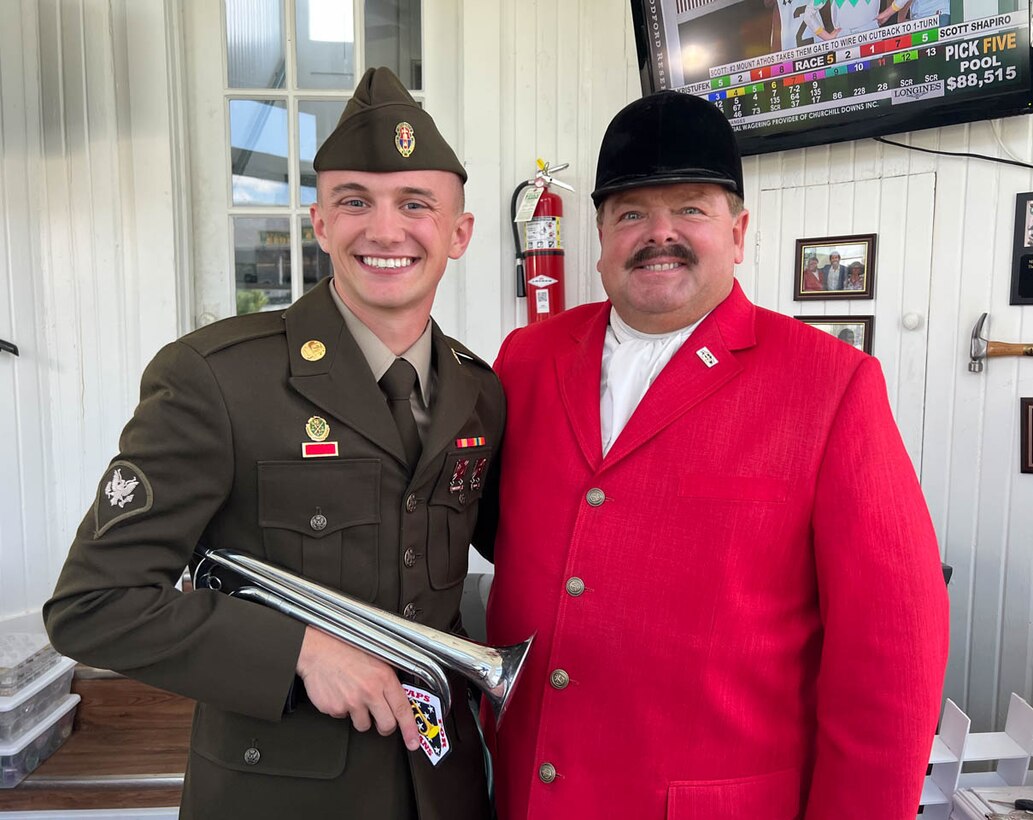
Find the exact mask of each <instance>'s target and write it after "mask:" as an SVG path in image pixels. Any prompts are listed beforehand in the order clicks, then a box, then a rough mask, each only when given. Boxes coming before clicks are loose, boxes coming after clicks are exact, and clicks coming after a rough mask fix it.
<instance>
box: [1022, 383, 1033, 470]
mask: <svg viewBox="0 0 1033 820" xmlns="http://www.w3.org/2000/svg"><path fill="white" fill-rule="evenodd" d="M1019 407H1020V408H1021V412H1020V413H1019V419H1020V421H1019V426H1020V427H1021V428H1022V435H1021V436H1020V438H1021V439H1022V458H1021V459H1020V463H1019V469H1021V470H1022V472H1024V473H1033V398H1021V399H1019Z"/></svg>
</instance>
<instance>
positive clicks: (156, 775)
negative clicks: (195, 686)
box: [0, 676, 193, 811]
mask: <svg viewBox="0 0 1033 820" xmlns="http://www.w3.org/2000/svg"><path fill="white" fill-rule="evenodd" d="M72 691H73V692H76V693H77V694H79V695H80V696H81V697H82V700H81V701H80V703H79V707H78V709H77V711H76V717H75V725H74V730H73V732H72V736H71V737H69V738H68V740H67V741H66V742H65V744H64V745H63V746H62V747H61V748H60V749H58V751H57V752H55V754H54V755H53V757H51V758H50V759H49V760H48V761H46V762H45V763H43V765H41V766H40V767H39V768H38V769H36V771H35V772H33V773H32V774H31V775H29V776H28V777H27V778H26V779H25V780H23V781H22V782H21V784H20V785H19V786H17V787H16V788H14V789H4V790H0V811H5V810H10V811H13V810H16V809H18V810H27V809H35V810H43V809H102V808H133V807H136V808H150V807H157V806H178V805H179V799H180V794H181V792H182V783H183V772H184V771H185V767H186V760H187V749H188V747H189V743H190V719H191V715H192V713H193V701H191V700H188V699H187V698H182V697H179V696H178V695H172V694H169V693H168V692H163V691H161V690H160V689H155V688H154V687H151V686H147V685H146V684H143V683H138V682H136V681H131V680H128V679H126V678H120V677H111V676H101V677H93V678H84V677H78V676H77V678H76V679H75V681H74V682H73V685H72Z"/></svg>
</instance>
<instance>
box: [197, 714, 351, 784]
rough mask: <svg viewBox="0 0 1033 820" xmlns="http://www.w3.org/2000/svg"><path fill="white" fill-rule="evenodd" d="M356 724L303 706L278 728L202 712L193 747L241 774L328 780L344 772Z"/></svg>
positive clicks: (277, 724)
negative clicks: (352, 732) (352, 724)
mask: <svg viewBox="0 0 1033 820" xmlns="http://www.w3.org/2000/svg"><path fill="white" fill-rule="evenodd" d="M350 732H351V722H350V721H348V720H336V719H334V718H332V717H329V716H328V715H324V714H321V713H320V712H318V711H316V709H315V707H313V706H312V705H311V704H309V703H300V704H298V708H297V709H296V710H295V711H293V712H291V713H290V714H289V715H284V716H283V718H282V719H281V720H279V721H277V722H272V721H266V720H258V719H257V718H252V717H247V716H246V715H240V714H237V713H236V712H227V711H225V710H223V709H218V708H216V707H214V706H210V705H208V704H204V703H200V704H198V706H197V715H196V717H195V718H194V731H193V737H192V738H191V741H190V743H191V747H192V748H193V750H194V751H195V752H197V754H199V755H201V756H202V757H204V758H206V759H207V760H210V761H212V762H213V763H216V764H218V765H219V766H223V767H225V768H227V769H232V770H233V771H237V772H245V773H253V774H267V775H279V776H283V777H309V778H313V779H316V780H329V779H330V778H334V777H338V776H340V774H341V773H342V772H343V771H344V766H345V763H346V761H347V757H348V738H349V735H350Z"/></svg>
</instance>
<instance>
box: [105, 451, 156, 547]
mask: <svg viewBox="0 0 1033 820" xmlns="http://www.w3.org/2000/svg"><path fill="white" fill-rule="evenodd" d="M153 503H154V493H153V492H152V491H151V482H150V481H149V480H148V478H147V476H146V475H144V472H143V470H141V469H140V468H139V467H137V466H136V465H135V464H133V462H131V461H113V462H112V463H111V465H110V466H109V467H108V469H107V472H106V473H104V477H103V478H101V480H100V484H99V485H98V487H97V500H96V501H94V502H93V525H94V533H93V537H94V538H100V537H101V536H102V535H103V534H104V533H106V532H107V531H108V530H110V529H111V528H112V527H113V526H115V525H116V524H118V523H120V522H122V521H125V520H126V519H127V518H132V517H133V516H134V515H139V514H140V513H145V512H147V511H148V510H149V509H150V508H151V504H153Z"/></svg>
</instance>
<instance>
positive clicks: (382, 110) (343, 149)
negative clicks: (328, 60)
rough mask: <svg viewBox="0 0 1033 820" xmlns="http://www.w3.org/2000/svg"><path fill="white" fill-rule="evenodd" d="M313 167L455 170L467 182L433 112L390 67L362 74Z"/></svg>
mask: <svg viewBox="0 0 1033 820" xmlns="http://www.w3.org/2000/svg"><path fill="white" fill-rule="evenodd" d="M312 166H313V167H314V168H315V170H316V171H317V172H318V171H372V172H374V173H388V172H391V171H451V172H452V173H453V174H456V175H458V176H459V178H460V179H461V180H462V181H463V182H464V183H465V182H466V169H465V168H464V167H463V164H462V163H461V162H460V161H459V159H458V158H457V157H456V155H455V152H454V151H453V150H452V148H451V147H450V146H449V144H448V143H447V142H445V139H444V137H442V136H441V134H440V133H438V129H437V126H435V125H434V120H433V119H431V116H430V114H428V113H427V112H426V111H424V110H423V109H422V108H420V106H419V105H417V103H416V101H415V100H414V99H413V98H412V95H411V94H410V93H409V92H408V91H406V89H405V86H404V85H402V83H401V81H400V80H399V79H398V78H397V77H396V76H395V75H394V74H393V73H392V72H391V70H390V69H387V68H371V69H369V70H368V71H367V72H366V73H365V74H364V75H363V76H362V79H361V80H359V84H358V86H357V87H356V88H355V93H354V94H353V95H352V98H351V99H350V100H348V104H347V105H346V106H345V107H344V113H343V114H341V119H340V120H338V122H337V127H336V128H335V129H334V132H333V133H332V134H331V135H330V136H329V137H327V138H326V142H324V143H323V144H322V145H321V146H320V148H319V150H318V151H317V152H316V157H315V159H314V160H313V162H312Z"/></svg>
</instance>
